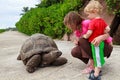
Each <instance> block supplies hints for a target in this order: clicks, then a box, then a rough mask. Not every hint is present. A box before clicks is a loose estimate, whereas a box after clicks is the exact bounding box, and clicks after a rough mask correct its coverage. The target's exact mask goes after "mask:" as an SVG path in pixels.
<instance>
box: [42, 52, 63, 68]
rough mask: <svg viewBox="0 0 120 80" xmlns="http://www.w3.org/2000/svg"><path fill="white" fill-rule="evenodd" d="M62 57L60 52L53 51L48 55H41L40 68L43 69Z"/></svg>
mask: <svg viewBox="0 0 120 80" xmlns="http://www.w3.org/2000/svg"><path fill="white" fill-rule="evenodd" d="M61 55H62V52H61V51H59V50H54V51H51V52H49V53H46V54H43V55H42V63H41V66H42V67H45V66H48V65H50V64H51V63H52V62H54V61H55V60H56V59H57V58H58V57H59V56H61Z"/></svg>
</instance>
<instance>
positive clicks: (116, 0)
mask: <svg viewBox="0 0 120 80" xmlns="http://www.w3.org/2000/svg"><path fill="white" fill-rule="evenodd" d="M106 3H107V7H108V9H109V10H110V11H112V12H113V13H114V14H116V13H120V0H106Z"/></svg>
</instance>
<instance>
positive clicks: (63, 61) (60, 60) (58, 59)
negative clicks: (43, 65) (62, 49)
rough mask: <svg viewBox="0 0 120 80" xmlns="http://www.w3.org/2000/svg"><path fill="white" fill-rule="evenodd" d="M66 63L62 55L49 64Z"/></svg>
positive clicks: (58, 64)
mask: <svg viewBox="0 0 120 80" xmlns="http://www.w3.org/2000/svg"><path fill="white" fill-rule="evenodd" d="M65 63H67V59H66V58H64V57H58V58H57V59H56V60H55V61H54V62H53V63H52V64H51V65H53V66H60V65H63V64H65Z"/></svg>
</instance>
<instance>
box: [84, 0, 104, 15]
mask: <svg viewBox="0 0 120 80" xmlns="http://www.w3.org/2000/svg"><path fill="white" fill-rule="evenodd" d="M102 9H103V6H102V5H101V4H100V3H99V1H96V0H91V1H90V2H89V3H88V4H87V6H86V7H85V8H84V12H85V13H99V14H100V13H101V12H102Z"/></svg>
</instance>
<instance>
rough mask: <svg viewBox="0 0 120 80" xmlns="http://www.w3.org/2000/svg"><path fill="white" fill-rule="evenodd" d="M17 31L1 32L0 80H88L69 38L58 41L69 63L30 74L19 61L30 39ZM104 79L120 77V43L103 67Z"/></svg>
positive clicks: (112, 79)
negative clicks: (21, 50) (20, 54)
mask: <svg viewBox="0 0 120 80" xmlns="http://www.w3.org/2000/svg"><path fill="white" fill-rule="evenodd" d="M28 37H29V36H26V35H24V34H22V33H19V32H17V31H7V32H4V33H2V34H0V80H88V75H86V74H81V71H82V70H83V69H84V67H85V64H84V63H82V62H81V61H80V60H78V59H76V58H73V57H72V56H71V54H70V51H71V49H72V48H73V47H74V44H73V43H72V42H70V41H60V40H55V42H56V44H57V46H58V48H59V49H60V50H61V51H62V52H63V55H62V56H64V57H66V58H67V59H68V63H67V64H65V65H62V66H58V67H46V68H39V69H38V70H36V71H35V72H34V73H32V74H30V73H28V72H27V71H26V70H25V66H24V65H23V63H22V62H21V61H18V60H16V58H17V56H18V54H19V51H20V48H21V45H22V44H23V42H24V41H25V40H26V39H27V38H28ZM102 72H103V76H102V80H120V46H117V45H114V49H113V52H112V55H111V57H110V58H109V59H106V64H105V66H104V67H103V68H102Z"/></svg>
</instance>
